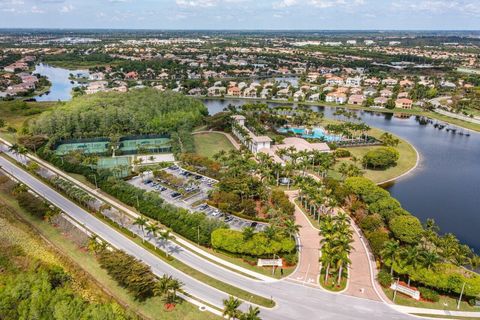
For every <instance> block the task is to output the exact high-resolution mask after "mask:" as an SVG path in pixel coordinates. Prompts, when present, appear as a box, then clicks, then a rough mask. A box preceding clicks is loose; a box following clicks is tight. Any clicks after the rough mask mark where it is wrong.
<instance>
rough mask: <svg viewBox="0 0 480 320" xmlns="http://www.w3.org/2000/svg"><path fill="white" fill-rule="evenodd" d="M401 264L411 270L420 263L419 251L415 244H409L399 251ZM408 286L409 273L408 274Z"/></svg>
mask: <svg viewBox="0 0 480 320" xmlns="http://www.w3.org/2000/svg"><path fill="white" fill-rule="evenodd" d="M400 256H401V258H402V264H403V266H404V267H407V268H409V269H411V270H416V269H417V266H418V264H419V263H420V258H421V256H420V252H419V251H418V248H417V247H416V246H409V247H406V248H404V249H403V251H402V252H401V255H400ZM408 286H409V287H410V274H409V275H408Z"/></svg>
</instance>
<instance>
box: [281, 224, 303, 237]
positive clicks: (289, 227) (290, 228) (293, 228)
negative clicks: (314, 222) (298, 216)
mask: <svg viewBox="0 0 480 320" xmlns="http://www.w3.org/2000/svg"><path fill="white" fill-rule="evenodd" d="M301 227H302V226H301V225H298V224H295V221H294V220H291V219H288V220H286V221H285V226H284V230H283V232H284V233H285V235H286V236H287V237H290V238H291V239H293V238H294V237H295V235H296V234H297V233H298V232H299V231H300V228H301Z"/></svg>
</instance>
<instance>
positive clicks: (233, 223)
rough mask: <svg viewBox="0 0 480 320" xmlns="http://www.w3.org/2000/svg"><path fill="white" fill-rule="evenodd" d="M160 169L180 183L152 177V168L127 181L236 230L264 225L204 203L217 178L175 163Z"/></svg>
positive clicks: (172, 203)
mask: <svg viewBox="0 0 480 320" xmlns="http://www.w3.org/2000/svg"><path fill="white" fill-rule="evenodd" d="M163 171H165V172H166V173H167V174H168V176H169V177H175V179H176V181H181V182H182V184H181V186H180V187H178V186H170V185H169V181H167V180H166V179H162V178H155V177H154V176H153V173H152V172H151V171H147V172H144V173H143V175H142V176H137V177H134V178H133V179H131V180H130V181H129V183H130V184H132V185H134V186H135V187H137V188H141V189H144V190H147V191H154V192H157V193H158V194H159V195H160V196H161V197H162V199H164V200H165V201H166V202H167V203H169V204H171V205H174V206H177V207H180V208H184V209H187V210H189V211H191V212H202V213H204V214H205V215H207V216H209V217H211V218H214V219H222V220H223V221H225V222H226V223H227V224H228V225H229V226H230V228H232V229H235V230H242V229H243V228H245V227H253V228H255V230H257V231H262V230H264V228H265V227H266V224H265V223H260V222H255V221H250V220H246V219H242V218H239V217H236V216H233V215H230V214H227V213H223V212H221V211H220V210H218V209H217V208H214V207H211V206H209V205H208V204H206V203H205V202H206V200H207V199H208V193H209V192H210V191H211V190H212V189H213V188H214V187H215V184H216V183H217V181H216V180H214V179H212V178H209V177H205V176H202V175H199V174H197V173H194V172H191V171H188V170H185V169H183V168H180V167H179V166H176V165H174V166H170V167H168V168H165V169H163Z"/></svg>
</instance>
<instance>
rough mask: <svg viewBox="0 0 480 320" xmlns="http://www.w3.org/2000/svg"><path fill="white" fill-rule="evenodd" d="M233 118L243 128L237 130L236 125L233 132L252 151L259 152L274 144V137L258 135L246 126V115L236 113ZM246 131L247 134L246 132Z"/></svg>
mask: <svg viewBox="0 0 480 320" xmlns="http://www.w3.org/2000/svg"><path fill="white" fill-rule="evenodd" d="M232 119H233V120H234V121H235V123H236V124H237V125H238V126H240V127H241V128H243V130H241V131H242V132H240V130H237V129H236V128H235V126H234V127H233V128H232V133H233V134H234V135H235V136H236V137H237V138H238V140H240V142H241V143H242V144H243V145H244V146H245V147H247V148H248V149H249V150H250V151H251V152H253V153H258V152H259V151H260V150H262V149H270V148H271V144H272V139H270V137H267V136H257V135H255V134H254V133H253V132H252V131H250V129H248V128H247V127H246V126H245V117H244V116H242V115H234V116H232ZM245 133H246V134H245Z"/></svg>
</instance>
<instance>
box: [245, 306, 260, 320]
mask: <svg viewBox="0 0 480 320" xmlns="http://www.w3.org/2000/svg"><path fill="white" fill-rule="evenodd" d="M259 314H260V308H258V307H252V306H250V307H248V311H247V312H245V313H243V314H241V315H240V320H262V318H260V317H259V316H258V315H259Z"/></svg>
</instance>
